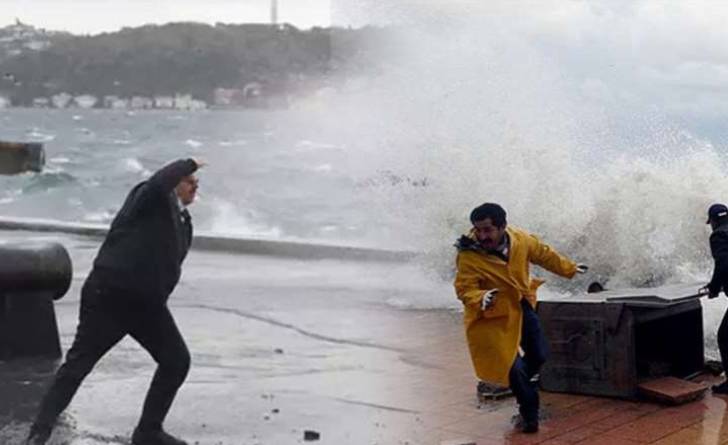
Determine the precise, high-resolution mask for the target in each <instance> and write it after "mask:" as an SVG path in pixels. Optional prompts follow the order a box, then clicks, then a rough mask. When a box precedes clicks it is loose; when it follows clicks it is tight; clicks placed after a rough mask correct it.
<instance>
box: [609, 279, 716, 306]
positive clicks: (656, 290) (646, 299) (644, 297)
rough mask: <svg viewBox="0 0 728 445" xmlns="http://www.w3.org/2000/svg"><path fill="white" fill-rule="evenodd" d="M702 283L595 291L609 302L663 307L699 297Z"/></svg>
mask: <svg viewBox="0 0 728 445" xmlns="http://www.w3.org/2000/svg"><path fill="white" fill-rule="evenodd" d="M702 286H704V283H688V284H671V285H668V286H660V287H649V288H634V289H617V290H607V291H603V292H599V293H597V295H599V297H601V298H603V299H604V300H605V301H606V302H609V303H624V304H626V305H628V306H645V307H665V306H671V305H673V304H678V303H682V302H684V301H688V300H692V299H695V298H700V297H702V296H703V294H699V293H698V290H699V289H700V288H701V287H702Z"/></svg>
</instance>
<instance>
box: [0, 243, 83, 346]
mask: <svg viewBox="0 0 728 445" xmlns="http://www.w3.org/2000/svg"><path fill="white" fill-rule="evenodd" d="M72 274H73V268H72V265H71V258H70V257H69V255H68V252H67V251H66V249H65V248H64V247H63V246H61V245H60V244H58V243H30V244H27V243H23V244H20V243H12V244H10V243H6V244H0V360H7V359H16V358H22V357H49V358H57V357H60V356H61V345H60V341H59V338H58V326H57V324H56V315H55V311H54V309H53V300H57V299H59V298H61V297H63V295H65V293H66V292H67V291H68V288H69V287H70V285H71V278H72Z"/></svg>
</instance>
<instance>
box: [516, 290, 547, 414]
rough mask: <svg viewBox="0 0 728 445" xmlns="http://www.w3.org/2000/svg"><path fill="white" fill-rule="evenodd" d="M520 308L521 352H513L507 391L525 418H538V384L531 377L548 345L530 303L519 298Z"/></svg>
mask: <svg viewBox="0 0 728 445" xmlns="http://www.w3.org/2000/svg"><path fill="white" fill-rule="evenodd" d="M521 307H522V308H523V327H522V330H521V349H523V352H524V355H523V357H521V356H516V360H515V361H514V362H513V366H512V367H511V371H510V373H509V379H510V381H511V385H510V387H511V391H513V394H514V395H515V396H516V401H517V402H518V411H519V412H520V413H521V417H523V420H525V421H526V422H532V421H537V420H538V409H539V398H538V388H537V387H536V385H535V384H534V383H532V382H531V378H532V377H533V376H534V375H536V374H537V373H538V371H539V370H540V369H541V366H542V365H543V364H544V363H545V362H546V356H547V355H548V345H547V344H546V338H545V337H544V335H543V331H542V330H541V322H540V320H539V319H538V315H536V312H535V311H534V310H533V308H532V307H531V305H530V304H528V302H527V301H526V300H525V299H524V300H521Z"/></svg>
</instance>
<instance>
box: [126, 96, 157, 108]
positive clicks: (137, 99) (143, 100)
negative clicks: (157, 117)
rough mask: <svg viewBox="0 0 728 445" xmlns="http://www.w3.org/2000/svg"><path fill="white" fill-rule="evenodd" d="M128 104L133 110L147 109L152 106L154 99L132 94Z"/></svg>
mask: <svg viewBox="0 0 728 445" xmlns="http://www.w3.org/2000/svg"><path fill="white" fill-rule="evenodd" d="M130 106H131V108H132V109H133V110H149V109H151V108H154V99H151V98H149V97H144V96H134V97H132V98H131V103H130Z"/></svg>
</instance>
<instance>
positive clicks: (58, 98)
mask: <svg viewBox="0 0 728 445" xmlns="http://www.w3.org/2000/svg"><path fill="white" fill-rule="evenodd" d="M71 99H73V96H71V95H70V94H68V93H59V94H55V95H54V96H53V97H51V101H52V102H53V106H54V107H56V108H66V107H67V106H68V104H69V103H70V102H71Z"/></svg>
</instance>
